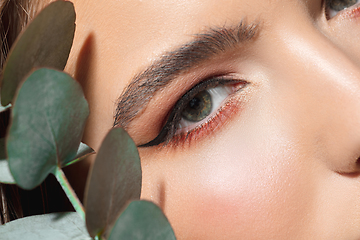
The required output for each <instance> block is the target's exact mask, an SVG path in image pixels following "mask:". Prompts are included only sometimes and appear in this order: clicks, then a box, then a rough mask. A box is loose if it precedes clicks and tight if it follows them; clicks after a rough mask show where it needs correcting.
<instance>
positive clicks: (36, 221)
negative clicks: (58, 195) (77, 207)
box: [0, 212, 91, 240]
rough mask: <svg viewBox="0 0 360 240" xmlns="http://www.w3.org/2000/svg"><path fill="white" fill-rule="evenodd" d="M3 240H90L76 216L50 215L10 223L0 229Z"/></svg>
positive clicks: (80, 220) (81, 222) (83, 225)
mask: <svg viewBox="0 0 360 240" xmlns="http://www.w3.org/2000/svg"><path fill="white" fill-rule="evenodd" d="M0 236H1V237H0V238H1V239H4V240H10V239H11V240H24V239H26V240H39V239H44V240H45V239H46V240H70V239H71V240H87V239H91V237H90V236H89V234H88V233H87V231H86V227H85V224H84V221H83V220H82V219H81V218H80V217H79V215H78V214H76V213H73V212H69V213H51V214H45V215H39V216H31V217H26V218H21V219H19V220H16V221H12V222H10V223H8V224H6V225H4V226H1V227H0Z"/></svg>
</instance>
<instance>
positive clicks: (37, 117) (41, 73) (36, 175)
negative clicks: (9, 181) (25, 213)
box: [7, 68, 89, 189]
mask: <svg viewBox="0 0 360 240" xmlns="http://www.w3.org/2000/svg"><path fill="white" fill-rule="evenodd" d="M88 114H89V109H88V104H87V102H86V100H85V98H84V95H83V92H82V89H81V87H80V85H79V84H78V83H77V82H76V81H75V80H73V79H72V78H71V77H70V76H69V75H67V74H66V73H63V72H59V71H56V70H52V69H46V68H43V69H39V70H36V71H34V72H33V73H32V74H31V75H30V76H29V77H28V78H27V80H26V81H25V82H24V83H23V85H22V86H21V88H20V89H19V91H18V94H17V99H16V100H15V104H14V106H13V110H12V118H11V120H12V122H11V126H10V130H9V133H8V136H7V155H8V160H9V166H10V170H11V173H12V175H13V176H14V178H15V180H16V182H17V184H18V185H19V186H20V187H22V188H24V189H32V188H34V187H36V186H37V185H39V184H40V183H41V182H42V181H43V180H44V179H45V178H46V177H47V175H48V174H49V173H53V174H54V173H55V169H56V168H57V167H60V166H62V165H63V163H67V162H70V161H71V160H73V159H74V157H75V156H76V154H77V149H78V147H79V144H80V140H81V137H82V134H83V131H84V126H85V121H86V119H87V116H88Z"/></svg>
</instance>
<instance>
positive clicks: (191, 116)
mask: <svg viewBox="0 0 360 240" xmlns="http://www.w3.org/2000/svg"><path fill="white" fill-rule="evenodd" d="M211 109H212V99H211V95H210V94H209V92H208V91H206V90H205V91H201V92H199V93H198V94H197V95H196V96H195V97H194V98H193V99H191V100H190V101H189V103H188V104H187V105H186V107H185V108H184V110H183V112H182V114H181V115H182V117H183V118H184V119H185V120H187V121H190V122H198V121H201V120H203V119H204V118H206V117H207V116H209V114H210V113H211Z"/></svg>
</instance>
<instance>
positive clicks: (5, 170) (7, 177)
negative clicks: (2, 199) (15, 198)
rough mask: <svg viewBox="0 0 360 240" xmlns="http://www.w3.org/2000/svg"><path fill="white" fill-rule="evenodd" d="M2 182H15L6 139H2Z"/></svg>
mask: <svg viewBox="0 0 360 240" xmlns="http://www.w3.org/2000/svg"><path fill="white" fill-rule="evenodd" d="M0 182H1V183H7V184H15V183H16V182H15V179H14V178H13V176H12V175H11V172H10V169H9V164H8V161H7V159H6V150H5V139H4V138H1V139H0Z"/></svg>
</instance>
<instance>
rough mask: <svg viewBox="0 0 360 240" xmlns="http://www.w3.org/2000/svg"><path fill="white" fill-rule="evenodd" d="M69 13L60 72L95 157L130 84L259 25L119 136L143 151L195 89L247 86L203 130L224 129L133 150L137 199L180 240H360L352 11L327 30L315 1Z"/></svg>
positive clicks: (91, 8) (359, 77) (359, 49)
mask: <svg viewBox="0 0 360 240" xmlns="http://www.w3.org/2000/svg"><path fill="white" fill-rule="evenodd" d="M74 5H75V8H76V12H77V31H76V36H75V41H74V46H73V50H72V52H71V56H70V60H69V63H68V65H67V68H66V70H67V71H68V72H69V73H70V74H72V75H73V76H74V77H75V78H76V79H77V80H78V81H79V82H80V83H81V84H82V86H83V88H84V91H85V95H86V98H87V100H88V101H89V104H90V111H91V114H90V118H89V120H88V124H87V128H86V131H85V136H84V141H85V142H86V143H87V144H89V145H90V146H92V147H93V148H94V149H95V150H97V149H98V148H99V146H100V143H101V141H102V139H103V137H104V136H105V134H106V133H107V132H108V130H109V129H110V128H111V127H112V126H113V123H114V114H115V111H116V102H117V99H118V98H119V96H120V95H121V94H122V93H123V91H124V89H125V87H126V86H127V85H128V84H129V83H130V82H131V81H132V79H133V78H134V77H135V76H136V75H137V74H138V73H141V72H142V71H144V70H145V69H146V68H147V67H148V66H149V65H150V64H152V63H154V62H156V61H157V60H158V59H160V58H161V57H162V56H163V55H164V54H166V53H168V52H169V51H173V50H175V49H177V48H178V47H179V46H182V45H184V44H185V43H188V42H191V41H193V39H194V36H195V35H196V34H200V33H204V32H207V31H208V30H209V29H210V28H217V29H219V28H220V29H223V28H233V27H234V26H237V25H238V24H239V23H240V22H241V21H242V20H244V19H246V23H247V24H251V23H256V24H257V30H256V34H255V35H254V36H253V38H251V40H249V41H246V42H244V43H239V44H238V45H237V46H235V47H232V48H229V49H226V50H225V51H223V52H221V53H219V54H216V55H214V56H212V57H211V58H209V59H206V60H204V61H202V62H200V63H196V64H195V65H193V66H191V68H190V69H187V70H186V71H183V72H181V73H180V74H178V75H177V76H176V77H175V78H174V79H173V81H171V83H169V84H168V85H167V86H166V87H164V88H162V89H161V90H159V91H157V92H156V93H155V95H154V96H153V97H152V98H151V100H150V101H149V103H144V104H145V105H144V108H143V110H141V111H140V113H139V114H138V115H136V117H135V118H134V119H132V120H131V121H130V122H129V123H128V124H127V125H126V129H127V131H128V132H129V134H130V135H131V136H132V137H133V139H134V141H135V142H136V143H137V144H144V143H147V142H149V141H151V140H153V139H154V138H155V137H156V136H157V135H158V134H159V132H160V131H161V129H162V127H163V123H164V122H165V121H166V118H167V116H168V114H169V112H170V111H171V109H172V107H173V106H174V105H175V103H176V102H177V101H178V100H179V99H180V98H181V97H182V96H183V95H184V94H185V93H186V92H187V91H189V90H190V89H191V88H192V87H194V86H195V85H197V84H198V83H200V82H202V81H207V80H208V79H209V78H211V77H214V76H217V77H218V76H221V77H224V78H229V79H231V80H234V83H226V84H225V85H230V86H235V85H236V86H237V87H239V84H235V82H236V81H237V80H243V81H245V82H246V83H247V84H246V85H244V86H243V87H242V85H240V87H241V89H240V90H239V91H237V92H234V91H233V92H231V93H229V96H228V97H226V98H225V99H224V101H222V102H221V103H220V105H219V108H221V107H223V109H226V108H230V109H231V110H230V111H225V113H226V114H225V113H224V112H222V113H220V114H219V113H218V111H217V110H215V111H214V112H212V113H211V114H210V115H209V116H208V117H207V118H206V119H205V120H204V121H205V122H206V121H210V120H211V119H214V118H215V119H216V118H219V116H221V119H222V120H221V121H218V122H217V124H215V125H214V124H213V125H210V127H208V128H206V129H205V127H203V128H202V129H201V130H199V131H197V133H195V134H193V135H192V136H193V138H192V140H191V141H187V140H180V141H177V142H175V143H174V144H167V145H164V144H163V143H162V144H159V145H160V147H159V146H151V147H140V148H139V152H140V156H141V159H142V168H143V188H142V196H141V197H142V198H143V199H148V200H151V201H153V202H155V203H157V204H158V205H159V206H160V207H161V208H162V209H163V210H164V212H165V214H166V215H167V217H168V218H169V220H170V223H171V224H172V226H173V228H174V230H175V233H176V236H177V238H178V239H217V240H218V239H307V240H308V239H324V240H325V239H347V240H351V239H354V240H356V239H360V179H359V177H360V172H359V171H360V169H359V165H358V161H357V160H358V158H359V156H360V128H359V123H360V111H359V110H360V94H359V93H360V42H359V41H358V40H357V39H359V37H360V14H359V11H358V10H353V11H351V10H343V11H341V12H339V13H337V15H335V16H334V17H332V18H329V17H326V11H328V9H325V6H324V4H323V1H321V0H308V1H305V0H289V1H279V0H265V1H264V0H237V1H233V0H224V1H217V0H194V1H192V0H189V1H180V0H171V1H169V0H167V1H159V0H143V1H141V0H138V1H135V0H131V1H130V0H122V1H117V0H106V1H99V0H86V1H84V0H74ZM229 99H231V100H232V101H230V100H229ZM229 101H230V103H229ZM221 114H223V115H221ZM204 121H203V122H202V123H204ZM200 125H201V124H200V123H196V122H194V123H192V125H190V126H188V127H186V128H184V129H178V131H177V134H181V133H183V132H186V131H191V129H192V128H195V127H198V126H200ZM84 164H91V159H90V160H89V161H88V162H87V163H84Z"/></svg>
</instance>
